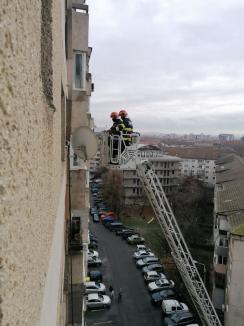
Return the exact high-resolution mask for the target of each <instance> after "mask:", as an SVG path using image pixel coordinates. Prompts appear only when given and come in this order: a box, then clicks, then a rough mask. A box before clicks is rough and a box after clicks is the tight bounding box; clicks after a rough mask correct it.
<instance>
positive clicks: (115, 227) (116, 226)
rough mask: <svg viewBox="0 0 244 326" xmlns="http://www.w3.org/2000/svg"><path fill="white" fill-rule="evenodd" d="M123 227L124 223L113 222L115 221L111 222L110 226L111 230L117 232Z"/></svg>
mask: <svg viewBox="0 0 244 326" xmlns="http://www.w3.org/2000/svg"><path fill="white" fill-rule="evenodd" d="M123 228H124V225H123V224H122V223H120V222H113V223H110V224H109V226H108V229H109V231H111V232H116V231H117V230H119V229H123Z"/></svg>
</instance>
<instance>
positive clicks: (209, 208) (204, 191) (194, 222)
mask: <svg viewBox="0 0 244 326" xmlns="http://www.w3.org/2000/svg"><path fill="white" fill-rule="evenodd" d="M171 202H172V203H171V204H172V207H173V210H174V213H175V216H176V218H177V221H178V223H179V225H180V228H181V231H182V232H183V235H184V237H185V238H186V239H187V241H188V242H189V243H190V244H202V243H205V242H206V241H208V240H209V239H210V238H211V235H212V234H211V233H212V232H211V230H212V223H213V189H212V188H209V187H206V186H205V185H204V184H203V183H202V182H201V181H199V180H198V179H196V178H193V177H188V178H186V179H184V180H183V182H182V184H181V186H180V187H179V191H178V192H176V193H174V194H173V195H172V198H171Z"/></svg>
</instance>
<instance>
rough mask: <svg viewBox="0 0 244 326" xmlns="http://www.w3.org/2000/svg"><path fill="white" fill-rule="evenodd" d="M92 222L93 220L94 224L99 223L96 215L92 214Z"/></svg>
mask: <svg viewBox="0 0 244 326" xmlns="http://www.w3.org/2000/svg"><path fill="white" fill-rule="evenodd" d="M92 220H93V222H94V223H99V222H100V219H99V216H98V214H96V213H94V214H93V216H92Z"/></svg>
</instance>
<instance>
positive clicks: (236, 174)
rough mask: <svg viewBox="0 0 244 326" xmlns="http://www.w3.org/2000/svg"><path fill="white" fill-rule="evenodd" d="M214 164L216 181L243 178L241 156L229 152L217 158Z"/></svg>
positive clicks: (242, 160)
mask: <svg viewBox="0 0 244 326" xmlns="http://www.w3.org/2000/svg"><path fill="white" fill-rule="evenodd" d="M216 164H217V165H216V183H224V182H230V181H235V180H244V159H243V158H242V157H240V156H237V155H235V154H230V155H227V156H224V157H222V158H221V159H219V160H218V161H217V162H216Z"/></svg>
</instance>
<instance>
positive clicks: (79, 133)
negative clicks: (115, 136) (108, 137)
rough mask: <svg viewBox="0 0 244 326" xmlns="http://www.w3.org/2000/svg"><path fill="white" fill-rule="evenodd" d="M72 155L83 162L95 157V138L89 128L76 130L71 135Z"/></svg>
mask: <svg viewBox="0 0 244 326" xmlns="http://www.w3.org/2000/svg"><path fill="white" fill-rule="evenodd" d="M71 142H72V147H73V150H74V153H75V154H76V155H77V156H78V157H79V158H81V159H83V160H89V159H91V158H93V157H94V156H95V155H96V152H97V137H96V135H95V133H94V132H93V131H92V130H91V129H90V128H89V127H79V128H76V129H75V130H74V132H73V134H72V141H71Z"/></svg>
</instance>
